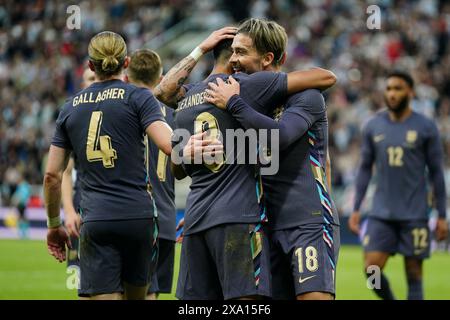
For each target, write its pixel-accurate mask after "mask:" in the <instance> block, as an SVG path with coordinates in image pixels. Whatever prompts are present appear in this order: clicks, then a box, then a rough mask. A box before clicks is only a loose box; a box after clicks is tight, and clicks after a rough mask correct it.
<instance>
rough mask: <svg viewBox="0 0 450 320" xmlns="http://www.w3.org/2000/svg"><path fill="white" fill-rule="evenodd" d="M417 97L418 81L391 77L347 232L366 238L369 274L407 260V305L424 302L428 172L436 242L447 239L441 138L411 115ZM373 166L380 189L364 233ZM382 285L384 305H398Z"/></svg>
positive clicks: (366, 147)
mask: <svg viewBox="0 0 450 320" xmlns="http://www.w3.org/2000/svg"><path fill="white" fill-rule="evenodd" d="M413 95H414V81H413V79H412V77H411V76H410V75H409V74H407V73H404V72H393V73H391V74H389V75H388V76H387V81H386V89H385V91H384V98H385V102H386V105H387V110H383V111H380V112H378V113H377V114H376V115H375V116H374V117H373V118H372V119H370V120H369V121H368V123H367V124H366V126H365V127H364V130H363V137H362V147H361V165H360V167H359V171H358V175H357V177H356V197H355V203H354V212H353V214H352V215H351V217H350V220H349V227H350V229H351V230H352V231H353V232H354V233H356V234H360V231H361V233H362V235H361V236H362V239H363V240H362V244H363V247H364V264H365V273H366V274H367V272H368V271H367V270H368V269H367V268H368V267H369V266H378V267H379V268H380V269H381V270H383V268H384V266H385V264H386V262H387V260H388V258H389V256H390V255H393V254H395V253H400V254H402V255H403V256H404V257H405V258H404V259H405V271H406V279H407V282H408V299H411V300H416V299H423V287H422V261H423V260H424V259H426V258H428V257H429V255H430V232H429V230H428V212H429V208H428V205H427V193H428V191H427V190H428V188H427V173H426V170H427V169H428V174H429V178H430V180H431V184H432V187H433V192H434V196H435V200H436V208H437V211H438V213H439V219H438V222H437V228H436V238H437V240H442V239H445V238H446V237H447V233H448V227H447V223H446V203H445V201H446V193H445V182H444V174H443V160H442V146H441V140H440V138H439V132H438V129H437V127H436V125H435V124H434V122H433V121H432V120H430V119H427V118H426V117H425V116H423V115H421V114H419V113H417V112H415V111H413V110H412V109H411V105H410V103H411V99H412V97H413ZM374 165H375V168H376V172H377V182H376V184H377V189H376V192H375V197H374V200H373V205H372V209H371V211H370V214H369V216H368V218H367V224H366V226H365V227H364V228H361V229H360V227H359V222H360V212H359V210H360V207H361V202H362V200H363V198H364V195H365V193H366V190H367V186H368V185H369V181H370V178H371V176H372V167H373V166H374ZM369 274H370V273H369ZM380 282H381V286H380V288H375V289H374V290H375V293H376V294H377V295H378V296H379V297H380V298H382V299H385V300H393V299H395V297H394V294H393V293H392V291H391V289H390V287H389V282H388V279H387V278H386V276H385V275H384V274H383V273H381V281H380Z"/></svg>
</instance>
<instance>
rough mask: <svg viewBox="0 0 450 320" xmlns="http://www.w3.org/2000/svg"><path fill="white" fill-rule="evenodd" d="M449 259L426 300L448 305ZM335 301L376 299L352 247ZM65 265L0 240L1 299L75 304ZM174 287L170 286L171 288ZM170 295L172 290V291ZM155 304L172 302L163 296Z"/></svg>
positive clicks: (400, 280)
mask: <svg viewBox="0 0 450 320" xmlns="http://www.w3.org/2000/svg"><path fill="white" fill-rule="evenodd" d="M179 254H180V246H179V245H177V248H176V258H175V259H176V260H175V280H176V277H177V274H178V261H179ZM449 271H450V254H448V253H434V254H433V255H432V256H431V258H430V259H428V260H426V261H425V263H424V288H425V298H426V299H439V300H450V272H449ZM336 274H337V285H336V286H337V288H336V290H337V299H340V300H342V299H347V300H348V299H350V300H362V299H363V300H366V299H376V296H375V294H374V293H373V292H372V290H369V289H367V287H366V280H365V277H364V274H363V272H362V250H361V248H360V247H357V246H342V247H341V251H340V256H339V262H338V268H337V273H336ZM386 275H387V277H388V278H389V281H390V283H391V286H392V288H393V290H394V294H395V295H396V297H397V298H398V299H405V298H406V279H405V273H404V269H403V259H402V257H400V256H395V257H393V258H391V259H390V260H389V262H388V265H387V267H386ZM68 277H69V274H67V273H66V264H65V263H61V264H60V263H58V262H57V261H56V260H55V259H54V258H53V257H51V256H50V255H49V254H48V253H47V248H46V245H45V242H44V241H31V240H0V299H2V300H5V299H7V300H11V299H26V300H35V299H37V300H44V299H45V300H46V299H58V300H70V299H77V295H76V290H69V289H67V287H66V282H67V279H68ZM175 285H176V282H174V288H175ZM173 292H175V289H174V290H173ZM160 299H164V300H168V299H175V296H174V294H163V295H161V296H160Z"/></svg>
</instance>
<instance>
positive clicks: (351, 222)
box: [348, 211, 361, 235]
mask: <svg viewBox="0 0 450 320" xmlns="http://www.w3.org/2000/svg"><path fill="white" fill-rule="evenodd" d="M360 220H361V214H360V213H359V211H355V212H353V213H352V214H351V216H350V219H348V227H349V228H350V231H351V232H353V233H354V234H356V235H359V222H360Z"/></svg>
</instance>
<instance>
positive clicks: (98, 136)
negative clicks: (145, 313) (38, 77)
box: [44, 31, 172, 299]
mask: <svg viewBox="0 0 450 320" xmlns="http://www.w3.org/2000/svg"><path fill="white" fill-rule="evenodd" d="M88 52H89V67H90V69H91V70H94V71H95V74H96V77H97V79H98V81H97V82H95V83H94V84H92V85H91V86H89V87H88V88H86V89H84V90H82V91H81V92H80V93H78V94H77V95H75V96H74V97H72V98H70V99H68V100H67V101H66V103H65V104H64V106H63V108H62V110H61V112H60V114H59V116H58V119H57V122H56V131H55V135H54V137H53V140H52V145H51V146H50V151H49V156H48V163H47V168H46V173H45V178H44V194H45V203H46V210H47V225H48V233H47V246H48V250H49V252H50V254H52V255H53V256H54V257H55V258H56V259H57V260H58V261H60V262H62V261H64V260H65V253H66V252H65V251H66V248H65V246H66V245H68V246H69V247H70V241H69V238H68V235H67V233H66V230H65V229H64V227H63V226H62V225H61V221H60V216H59V210H60V202H61V175H62V173H63V171H64V169H65V167H66V164H67V160H68V158H69V155H70V151H71V150H72V151H73V153H74V156H75V158H76V160H77V162H78V165H79V169H80V172H81V174H82V184H81V202H80V213H81V220H82V225H81V230H80V231H81V233H80V278H81V288H80V291H79V293H80V294H82V295H88V296H90V297H91V299H120V298H121V297H122V295H121V293H122V292H123V293H124V298H125V299H145V297H146V294H147V290H148V285H149V283H150V280H151V277H152V275H153V270H154V266H155V263H156V258H157V250H156V245H157V237H156V233H157V228H156V222H155V209H154V201H153V198H152V196H151V193H150V192H149V188H150V186H149V184H148V183H147V181H146V180H147V179H146V178H147V173H146V167H145V159H144V157H145V155H144V139H143V138H144V135H145V134H147V135H148V136H149V137H150V138H151V139H152V140H153V141H154V142H155V143H156V145H157V146H158V148H159V149H161V150H162V151H163V152H164V153H165V154H170V152H171V135H172V130H171V129H170V127H169V126H168V125H167V123H166V122H165V121H164V117H163V115H162V113H161V109H160V105H159V103H158V102H157V101H156V99H155V98H154V96H153V95H152V93H151V92H150V91H149V90H147V89H144V88H137V87H135V86H133V85H130V84H126V83H124V82H123V81H122V80H121V77H122V75H121V74H122V71H123V69H126V68H127V67H128V64H129V57H127V47H126V44H125V41H124V40H123V38H122V37H121V36H120V35H118V34H116V33H114V32H109V31H105V32H101V33H99V34H97V35H95V36H94V37H93V38H92V39H91V41H90V43H89V47H88Z"/></svg>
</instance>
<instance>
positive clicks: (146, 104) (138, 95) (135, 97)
mask: <svg viewBox="0 0 450 320" xmlns="http://www.w3.org/2000/svg"><path fill="white" fill-rule="evenodd" d="M130 99H132V101H131V104H132V105H133V106H134V108H135V110H136V112H137V114H138V116H139V120H140V122H141V126H142V129H143V131H145V130H146V129H147V127H148V126H149V125H151V124H152V123H153V122H155V121H163V122H166V121H165V119H164V115H163V114H162V112H161V108H160V105H159V102H158V100H156V98H155V97H154V96H153V94H152V93H151V92H150V90H147V89H144V88H138V89H136V91H135V92H133V93H132V95H131V97H130Z"/></svg>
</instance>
